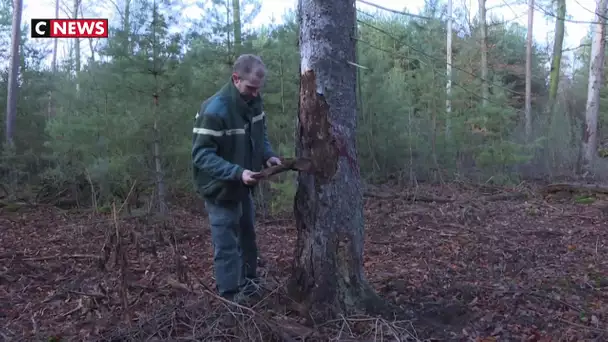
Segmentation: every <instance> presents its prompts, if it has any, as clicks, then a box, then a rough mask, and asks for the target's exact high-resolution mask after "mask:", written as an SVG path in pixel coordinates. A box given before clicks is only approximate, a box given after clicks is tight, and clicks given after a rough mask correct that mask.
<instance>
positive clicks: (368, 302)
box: [289, 0, 384, 319]
mask: <svg viewBox="0 0 608 342" xmlns="http://www.w3.org/2000/svg"><path fill="white" fill-rule="evenodd" d="M355 13H356V12H355V1H354V0H334V1H333V2H329V1H319V0H300V2H299V12H298V14H299V24H300V40H299V46H300V54H301V66H300V68H301V69H300V72H301V80H300V101H299V116H298V125H297V130H298V132H297V137H298V141H297V144H296V155H297V156H298V157H304V158H309V159H310V160H311V162H312V168H313V172H312V173H305V172H300V173H299V175H298V188H297V193H296V197H295V204H294V214H295V218H296V227H297V231H298V238H297V244H296V250H295V257H294V264H293V273H292V277H291V279H290V282H289V291H290V295H291V296H293V298H294V299H296V300H298V301H300V302H301V303H302V304H303V306H302V307H303V308H304V310H305V311H306V312H307V313H308V314H309V315H310V316H309V317H313V318H315V319H320V318H326V317H331V316H334V315H336V314H337V313H339V312H353V311H356V310H357V309H363V310H366V311H368V312H370V311H375V312H378V311H380V309H382V308H383V304H384V302H383V301H381V300H380V299H379V297H378V296H377V295H376V293H375V292H374V291H373V289H372V288H371V287H370V286H369V284H368V282H367V281H366V279H365V277H364V275H363V228H364V220H363V195H362V189H361V180H360V175H359V165H358V160H357V151H356V146H355V133H356V122H357V120H356V114H357V113H356V108H357V104H356V86H357V82H356V69H355V66H353V65H352V64H353V62H354V61H355V41H354V40H353V38H352V37H354V33H355V24H356V14H355Z"/></svg>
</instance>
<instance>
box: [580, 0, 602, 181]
mask: <svg viewBox="0 0 608 342" xmlns="http://www.w3.org/2000/svg"><path fill="white" fill-rule="evenodd" d="M607 1H608V0H597V11H596V21H597V24H594V32H593V40H592V42H591V61H590V63H589V86H588V88H587V107H586V112H585V130H584V132H583V141H582V150H583V151H582V157H583V170H585V171H590V169H591V168H592V166H593V162H594V161H595V158H596V156H597V122H598V116H599V109H600V89H601V87H602V78H603V77H602V75H603V73H604V60H605V50H606V49H605V47H606V40H605V38H604V37H605V34H606V2H607Z"/></svg>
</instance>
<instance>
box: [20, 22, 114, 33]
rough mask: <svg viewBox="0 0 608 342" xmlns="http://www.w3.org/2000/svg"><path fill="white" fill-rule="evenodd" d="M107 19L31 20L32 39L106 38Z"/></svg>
mask: <svg viewBox="0 0 608 342" xmlns="http://www.w3.org/2000/svg"><path fill="white" fill-rule="evenodd" d="M108 26H109V25H108V19H32V21H31V27H32V34H31V35H32V38H108Z"/></svg>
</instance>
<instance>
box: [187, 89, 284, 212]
mask: <svg viewBox="0 0 608 342" xmlns="http://www.w3.org/2000/svg"><path fill="white" fill-rule="evenodd" d="M272 156H274V153H273V151H272V148H271V145H270V142H269V141H268V134H267V131H266V115H265V113H264V111H263V108H262V98H261V97H260V96H258V97H256V98H254V99H253V100H251V101H249V103H248V102H245V100H244V99H243V98H242V97H241V95H240V94H239V92H238V90H237V89H236V87H235V86H234V84H233V83H232V81H229V82H228V83H227V84H226V85H225V86H224V87H222V89H220V91H218V92H217V93H216V94H215V95H213V96H212V97H210V98H209V99H207V100H205V102H203V103H202V105H201V108H200V110H199V112H198V113H197V114H196V118H195V123H194V129H193V137H192V164H193V165H192V166H193V176H194V183H195V187H196V191H197V192H198V194H199V195H201V196H202V197H203V198H205V199H207V200H209V201H211V202H214V203H221V202H226V201H230V202H234V201H239V200H241V199H243V198H244V197H245V196H247V195H248V193H249V191H250V190H251V187H249V186H246V185H245V184H243V182H242V181H241V175H242V174H243V171H244V170H245V169H248V170H251V171H254V172H256V171H260V170H261V169H262V168H263V166H264V163H265V162H266V160H268V158H270V157H272Z"/></svg>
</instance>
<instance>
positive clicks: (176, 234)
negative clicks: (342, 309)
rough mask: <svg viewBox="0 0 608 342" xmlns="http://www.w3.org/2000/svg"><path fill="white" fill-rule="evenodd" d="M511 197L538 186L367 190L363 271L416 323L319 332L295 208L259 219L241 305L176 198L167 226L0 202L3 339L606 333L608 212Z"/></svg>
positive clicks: (204, 235)
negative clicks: (262, 291) (301, 303)
mask: <svg viewBox="0 0 608 342" xmlns="http://www.w3.org/2000/svg"><path fill="white" fill-rule="evenodd" d="M391 191H392V193H393V194H394V188H393V190H391ZM506 191H510V192H509V194H506ZM513 193H518V194H519V193H525V194H527V195H531V194H534V192H533V191H531V190H530V189H524V188H523V187H520V188H517V189H510V190H505V189H496V188H491V187H487V188H479V187H474V186H466V185H465V184H459V185H450V186H443V187H439V186H435V187H432V186H425V187H423V188H417V189H408V190H407V191H403V192H401V193H400V194H397V195H399V196H393V195H390V196H384V195H383V196H374V197H373V198H368V199H367V203H366V207H365V213H366V220H367V230H366V235H367V236H366V249H365V271H366V274H367V277H368V279H369V280H370V282H371V283H372V284H373V285H374V287H375V288H376V289H377V290H378V291H379V292H380V293H381V294H383V295H384V296H385V297H386V298H388V299H390V300H392V301H395V302H397V303H399V304H401V305H403V306H405V307H407V308H410V309H412V310H413V311H414V313H415V316H416V320H414V321H411V322H410V321H407V322H395V321H386V320H383V319H378V318H371V317H343V318H340V319H338V320H335V321H331V322H323V323H322V324H321V323H319V324H317V325H316V326H314V327H307V326H305V325H303V320H302V319H301V318H300V317H298V316H297V315H296V314H295V313H294V311H295V310H294V309H293V306H294V305H293V303H292V302H291V301H290V300H289V298H288V297H287V295H286V294H285V293H284V286H283V284H284V282H285V278H286V275H287V274H289V271H290V269H289V267H290V264H291V257H292V253H293V246H294V240H295V229H294V224H293V222H292V221H291V219H290V218H282V219H277V218H275V219H274V220H270V219H268V220H266V221H265V222H260V224H259V225H258V226H259V228H258V231H259V233H258V237H259V244H260V248H261V253H262V257H263V258H264V260H265V263H266V267H264V268H262V270H261V271H262V276H263V277H264V278H265V280H266V281H265V288H266V290H267V291H266V293H267V296H265V297H264V298H263V299H262V300H261V301H259V302H257V303H253V304H251V305H249V306H238V305H235V304H233V303H229V302H226V301H224V300H222V299H220V298H218V297H217V296H216V295H215V294H214V293H213V291H212V290H210V289H213V288H214V281H213V269H212V265H211V252H212V251H211V245H210V237H209V230H208V228H207V225H206V218H205V217H204V215H202V214H201V213H197V210H192V208H187V209H180V208H174V209H173V210H172V217H171V219H170V220H169V221H167V223H160V222H158V221H157V220H152V219H149V218H145V217H141V218H120V219H117V220H113V219H112V217H111V216H110V215H93V214H86V213H69V212H63V211H60V210H58V209H54V208H49V207H38V208H23V209H22V210H19V211H17V212H1V213H0V226H2V227H3V228H2V231H3V235H2V237H1V241H2V243H1V244H0V321H2V322H3V323H4V322H6V323H4V324H3V325H2V326H1V327H0V339H4V340H39V339H45V340H49V339H50V338H52V337H56V338H57V339H61V340H95V339H106V340H133V341H141V340H152V341H153V340H158V341H161V340H163V341H166V340H175V339H177V338H178V337H179V338H180V339H182V340H214V341H218V340H239V339H240V340H242V339H245V340H249V341H271V340H294V339H297V338H301V337H303V336H306V337H308V339H309V340H324V341H326V340H336V341H338V340H339V341H350V340H365V341H370V340H387V341H397V340H400V341H408V340H425V339H429V338H433V337H434V338H437V339H440V340H469V341H503V340H509V341H510V340H526V341H576V340H585V341H590V340H598V341H599V340H606V339H608V327H607V325H608V324H607V323H606V322H607V321H608V312H607V311H608V294H607V293H608V291H607V290H608V258H607V254H608V246H607V240H606V238H607V236H608V224H606V219H607V218H606V216H605V213H604V212H603V211H602V210H601V209H599V208H598V207H597V206H593V205H579V204H573V203H572V202H573V201H571V200H568V201H561V202H560V203H556V202H554V201H546V200H545V199H543V198H539V197H530V196H529V198H528V200H522V199H521V198H518V197H521V196H511V195H510V194H513ZM433 198H435V199H445V201H441V202H442V203H432V202H429V201H426V200H428V199H431V200H432V199H433ZM104 247H105V248H104Z"/></svg>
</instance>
